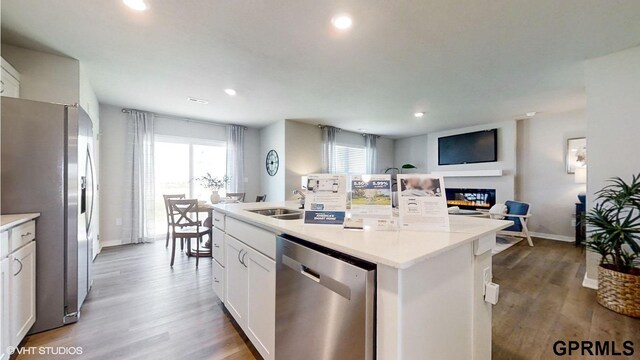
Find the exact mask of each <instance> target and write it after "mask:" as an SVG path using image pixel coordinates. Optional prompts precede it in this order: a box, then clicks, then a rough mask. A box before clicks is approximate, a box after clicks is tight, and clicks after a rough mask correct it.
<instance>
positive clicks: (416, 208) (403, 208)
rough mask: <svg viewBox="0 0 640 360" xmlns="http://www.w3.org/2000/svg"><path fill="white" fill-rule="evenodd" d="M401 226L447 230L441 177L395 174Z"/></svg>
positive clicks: (447, 215)
mask: <svg viewBox="0 0 640 360" xmlns="http://www.w3.org/2000/svg"><path fill="white" fill-rule="evenodd" d="M398 187H399V189H398V190H399V192H400V194H399V196H398V202H399V206H400V229H403V230H422V231H427V230H444V231H448V230H449V214H448V211H447V199H446V197H445V191H444V179H443V178H442V176H437V175H428V174H399V175H398Z"/></svg>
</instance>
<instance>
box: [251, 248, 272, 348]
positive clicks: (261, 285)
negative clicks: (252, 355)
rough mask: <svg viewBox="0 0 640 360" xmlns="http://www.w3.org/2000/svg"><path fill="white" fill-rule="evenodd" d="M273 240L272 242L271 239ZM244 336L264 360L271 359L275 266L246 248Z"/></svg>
mask: <svg viewBox="0 0 640 360" xmlns="http://www.w3.org/2000/svg"><path fill="white" fill-rule="evenodd" d="M274 240H275V239H274ZM247 252H248V255H247V256H246V257H245V259H244V262H245V263H246V265H247V273H248V284H247V287H248V297H247V298H248V306H247V336H248V337H249V339H250V340H251V342H252V343H253V346H255V347H256V349H258V351H259V352H260V354H261V355H262V357H264V358H265V359H274V354H273V350H274V349H275V330H276V316H275V314H276V263H275V261H273V260H271V259H269V258H267V257H266V256H264V255H262V254H260V253H259V252H257V251H255V250H253V249H252V248H248V250H247Z"/></svg>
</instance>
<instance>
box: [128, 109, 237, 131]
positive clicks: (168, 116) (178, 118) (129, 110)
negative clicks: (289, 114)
mask: <svg viewBox="0 0 640 360" xmlns="http://www.w3.org/2000/svg"><path fill="white" fill-rule="evenodd" d="M131 110H135V111H142V112H148V113H151V114H153V115H154V116H156V117H159V118H165V119H171V120H181V121H186V122H192V123H197V124H204V125H216V126H227V125H234V124H223V123H217V122H213V121H207V120H198V119H191V118H188V117H181V116H175V115H167V114H158V113H154V112H150V111H144V110H137V109H129V108H123V109H122V112H123V113H129V112H131ZM244 129H245V130H247V129H248V127H246V126H245V127H244Z"/></svg>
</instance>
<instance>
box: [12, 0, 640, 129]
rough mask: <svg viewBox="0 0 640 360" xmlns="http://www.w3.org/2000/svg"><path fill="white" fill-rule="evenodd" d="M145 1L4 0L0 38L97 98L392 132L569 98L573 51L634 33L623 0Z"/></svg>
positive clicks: (578, 65)
mask: <svg viewBox="0 0 640 360" xmlns="http://www.w3.org/2000/svg"><path fill="white" fill-rule="evenodd" d="M54 3H55V6H53V4H54ZM147 3H148V4H149V6H150V8H149V10H147V11H144V12H135V11H132V10H131V9H129V8H127V7H126V6H125V5H124V4H123V3H122V1H120V0H110V1H107V0H83V1H80V0H76V1H72V0H56V1H55V2H49V1H44V0H3V1H2V41H3V42H7V43H12V44H16V45H21V46H25V47H30V48H36V49H45V50H47V51H50V52H55V53H59V54H64V55H67V56H70V57H73V58H76V59H79V60H80V61H81V62H83V64H84V65H86V68H87V70H88V75H89V78H90V81H91V84H92V86H93V88H94V90H95V92H96V95H97V97H98V99H99V101H100V102H101V103H108V104H115V105H118V106H123V107H132V108H139V109H145V110H151V111H155V112H160V113H168V114H174V115H180V116H186V117H192V118H201V119H209V120H213V121H217V122H228V123H237V124H246V125H248V126H258V127H261V126H264V125H266V124H269V123H271V122H273V121H276V120H280V119H298V120H302V121H308V122H311V123H314V124H315V123H324V124H331V125H335V126H339V127H341V128H344V129H347V130H353V131H357V130H358V129H361V128H364V129H366V131H367V132H370V133H378V134H382V135H389V136H393V137H402V136H409V135H416V134H421V133H426V132H430V131H436V130H442V129H450V128H456V127H461V126H466V125H473V124H480V123H486V122H492V121H501V120H508V119H514V118H522V117H523V116H524V115H523V114H524V113H525V112H529V111H538V112H542V113H553V112H559V111H564V110H572V109H576V108H581V107H584V105H585V94H584V79H583V78H584V76H583V69H582V64H583V62H584V60H585V59H588V58H593V57H597V56H601V55H605V54H608V53H612V52H615V51H619V50H622V49H625V48H629V47H633V46H637V45H639V44H640V21H638V19H640V1H637V0H629V1H623V0H598V1H595V0H562V1H558V0H536V1H530V0H457V1H451V0H428V1H427V0H422V1H418V0H416V1H404V0H397V1H372V0H363V1H348V0H344V1H332V0H324V1H318V0H288V1H285V0H268V1H267V0H233V1H229V0H226V1H225V0H220V1H198V0H181V1H164V0H147ZM340 12H347V13H349V14H351V15H352V16H353V19H354V26H353V28H352V29H350V30H349V31H346V32H339V31H338V30H335V29H333V28H332V27H331V24H330V19H331V17H332V16H333V15H335V14H337V13H340ZM225 88H233V89H236V90H237V92H238V95H237V96H235V97H230V96H228V95H226V94H225V93H224V92H223V89H225ZM189 96H192V97H196V98H202V99H207V100H209V104H207V105H201V104H196V103H191V102H188V101H187V100H186V98H187V97H189ZM418 111H425V112H426V115H425V116H424V117H423V118H420V119H416V118H414V116H413V113H414V112H418Z"/></svg>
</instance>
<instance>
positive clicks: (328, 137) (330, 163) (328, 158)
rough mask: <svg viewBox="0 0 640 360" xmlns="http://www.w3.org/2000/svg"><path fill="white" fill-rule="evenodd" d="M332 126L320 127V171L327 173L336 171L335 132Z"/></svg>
mask: <svg viewBox="0 0 640 360" xmlns="http://www.w3.org/2000/svg"><path fill="white" fill-rule="evenodd" d="M337 131H338V128H335V127H333V126H323V127H322V171H323V172H324V173H327V174H332V173H335V172H336V132H337Z"/></svg>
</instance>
